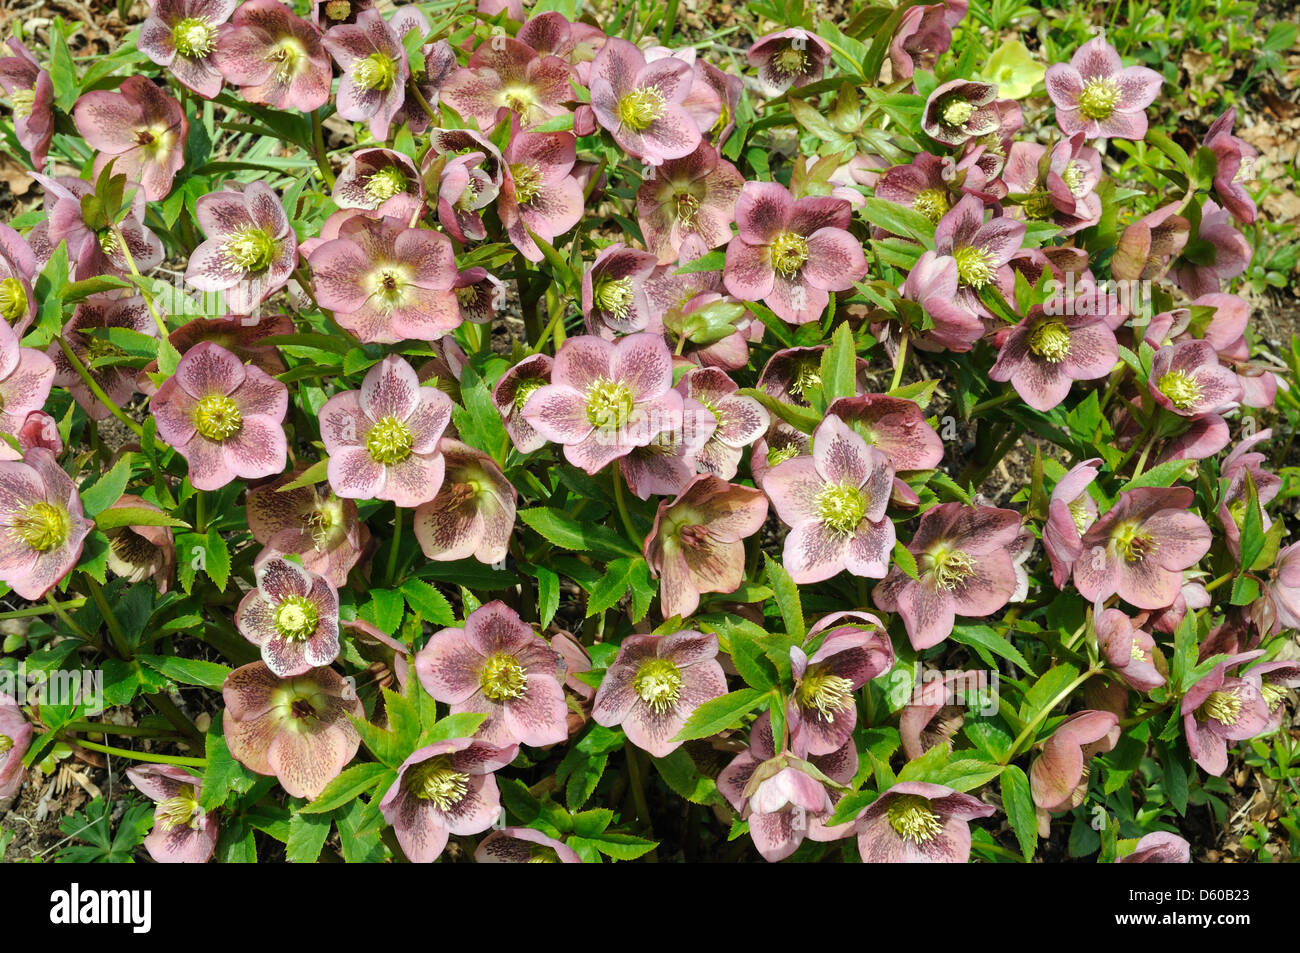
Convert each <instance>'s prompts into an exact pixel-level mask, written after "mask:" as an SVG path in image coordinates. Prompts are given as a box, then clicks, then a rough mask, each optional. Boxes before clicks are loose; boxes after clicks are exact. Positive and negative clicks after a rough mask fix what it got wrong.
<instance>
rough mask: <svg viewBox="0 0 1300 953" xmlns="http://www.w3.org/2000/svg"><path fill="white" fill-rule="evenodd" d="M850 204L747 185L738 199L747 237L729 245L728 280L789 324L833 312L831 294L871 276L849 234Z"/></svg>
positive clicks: (739, 293)
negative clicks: (796, 197) (828, 308)
mask: <svg viewBox="0 0 1300 953" xmlns="http://www.w3.org/2000/svg"><path fill="white" fill-rule="evenodd" d="M850 217H851V209H850V207H849V203H848V202H846V201H844V200H843V199H836V198H830V197H818V196H807V197H805V198H801V199H798V200H795V198H794V197H793V196H792V195H791V194H790V191H789V190H788V189H787V188H786V187H785V186H783V185H780V184H779V183H776V182H746V183H745V185H744V187H743V188H742V189H741V190H740V196H739V198H738V199H737V200H736V223H737V225H738V226H739V228H740V231H739V234H738V235H736V237H735V238H733V239H732V240H731V242H730V243H729V244H728V245H727V264H726V268H725V269H724V271H723V281H724V283H725V284H726V286H727V291H728V292H730V293H731V294H732V295H734V296H735V297H737V298H739V299H741V300H742V301H764V302H766V303H767V305H768V307H770V308H771V309H772V310H773V311H774V312H776V314H777V315H778V316H779V317H780V318H781V319H782V320H784V321H788V322H790V323H791V324H806V323H807V322H809V321H816V320H817V319H818V318H820V317H821V314H822V312H823V311H825V310H826V305H827V302H828V301H829V300H830V292H832V291H845V290H847V289H849V288H852V287H853V284H854V282H856V281H858V280H859V279H861V278H862V277H863V276H864V275H866V273H867V260H866V257H865V256H864V255H863V253H862V243H861V242H859V241H858V240H857V239H856V238H854V237H853V236H852V235H851V234H850V233H849V232H848V230H847V229H848V227H849V221H850Z"/></svg>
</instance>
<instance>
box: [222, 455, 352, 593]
mask: <svg viewBox="0 0 1300 953" xmlns="http://www.w3.org/2000/svg"><path fill="white" fill-rule="evenodd" d="M301 476H302V473H301V472H300V471H297V472H294V473H286V474H285V475H284V476H282V477H279V478H278V479H276V480H274V481H272V482H270V483H263V484H262V485H260V486H257V487H253V488H251V489H250V490H249V491H248V495H247V497H246V499H245V504H244V508H245V512H246V514H247V518H248V530H249V532H250V533H252V534H253V539H255V540H257V542H259V543H261V544H262V545H263V546H265V547H266V551H267V552H269V553H272V554H274V555H277V556H284V555H296V556H298V557H299V558H300V559H301V560H302V565H303V568H305V569H306V570H308V571H309V572H312V573H316V574H317V575H320V576H324V577H325V578H326V579H328V580H329V581H330V583H331V584H332V585H334V586H336V587H342V586H345V585H347V581H348V573H349V572H351V570H352V567H353V566H355V565H356V564H357V560H359V559H360V558H361V554H362V552H363V551H364V550H365V548H366V545H367V543H369V541H370V530H369V529H367V528H366V524H365V523H363V522H361V521H360V520H358V519H357V505H356V503H354V502H352V501H351V500H343V499H340V498H339V497H337V496H335V495H334V494H332V493H329V492H328V491H327V492H324V493H322V492H321V491H320V490H319V489H318V488H317V487H315V486H299V487H295V488H294V489H292V490H286V489H284V487H286V486H287V485H288V484H290V483H292V482H294V481H295V480H297V479H298V478H299V477H301Z"/></svg>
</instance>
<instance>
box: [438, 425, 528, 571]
mask: <svg viewBox="0 0 1300 953" xmlns="http://www.w3.org/2000/svg"><path fill="white" fill-rule="evenodd" d="M438 449H439V452H440V453H441V454H442V458H443V460H444V461H445V466H446V474H445V476H444V478H443V481H442V488H441V489H440V490H439V491H438V495H437V496H435V497H434V498H433V499H432V500H430V501H429V502H427V503H421V504H420V505H419V506H418V507H417V508H416V510H415V538H416V539H417V540H419V542H420V549H421V550H422V551H423V552H424V555H425V556H427V557H428V558H430V559H435V560H442V561H445V560H453V559H467V558H469V557H471V556H473V557H474V558H475V559H477V560H478V561H479V562H481V563H496V562H500V561H501V560H503V559H505V557H506V552H507V550H508V549H509V545H510V534H511V533H512V532H513V531H514V526H515V501H516V499H517V497H518V494H517V493H516V492H515V488H514V487H513V486H511V485H510V481H509V480H507V479H506V478H505V475H504V474H503V473H502V472H501V468H500V467H498V466H497V465H496V463H495V462H494V461H493V460H492V458H491V457H490V456H488V455H487V454H486V453H483V452H482V451H481V450H476V449H475V448H473V447H471V446H469V445H467V444H463V443H461V442H460V441H459V440H452V439H451V438H449V437H443V438H442V440H441V442H440V443H439V445H438Z"/></svg>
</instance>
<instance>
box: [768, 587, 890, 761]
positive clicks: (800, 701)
mask: <svg viewBox="0 0 1300 953" xmlns="http://www.w3.org/2000/svg"><path fill="white" fill-rule="evenodd" d="M823 632H824V633H826V634H825V636H824V637H823V638H822V640H821V644H820V645H817V647H816V649H814V650H813V652H812V654H811V655H809V654H808V652H807V651H806V648H807V647H811V646H812V644H813V643H814V642H815V640H816V638H817V636H819V635H821V634H822V633H823ZM790 666H791V670H792V671H793V674H794V692H793V694H791V696H790V702H789V705H788V706H787V708H786V722H787V724H788V725H789V727H790V736H791V739H792V743H793V745H794V748H795V750H796V751H806V752H807V753H809V754H813V755H829V754H832V753H834V752H835V751H837V750H839V749H840V748H841V747H843V746H844V745H845V744H849V745H850V746H851V745H852V739H853V729H854V728H855V727H857V723H858V709H857V705H856V704H855V703H854V701H853V695H854V692H856V691H857V690H858V689H860V688H861V687H862V686H863V685H865V684H867V682H869V681H871V680H872V679H873V678H875V677H876V676H877V675H880V674H883V673H884V672H888V671H889V670H890V669H891V668H893V667H894V647H893V645H892V644H891V643H890V641H889V635H888V634H887V633H886V632H885V628H884V626H883V625H882V624H881V622H880V620H879V619H877V618H876V617H875V616H874V615H871V613H869V612H854V611H847V612H833V613H831V614H830V615H826V616H822V618H820V619H818V620H817V623H816V624H815V625H814V626H813V627H812V628H811V629H809V630H808V636H807V638H806V639H805V641H804V647H800V646H797V645H795V646H791V647H790Z"/></svg>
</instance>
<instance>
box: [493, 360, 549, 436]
mask: <svg viewBox="0 0 1300 953" xmlns="http://www.w3.org/2000/svg"><path fill="white" fill-rule="evenodd" d="M551 364H552V361H551V358H550V356H549V355H546V354H534V355H533V356H532V357H526V358H524V359H523V360H522V361H520V362H519V363H518V364H516V365H515V366H514V367H512V368H510V370H508V371H506V372H505V373H504V374H502V375H501V379H500V380H499V381H497V383H496V386H495V387H494V388H493V389H492V403H493V404H495V405H496V409H497V413H499V414H500V415H501V420H502V422H503V423H504V424H505V428H506V433H508V434H509V435H510V441H511V443H513V444H514V445H515V449H516V450H518V451H519V452H520V453H532V452H533V451H534V450H538V449H540V448H541V447H544V446H545V445H546V438H545V437H543V436H542V435H541V434H539V433H538V432H537V431H536V430H534V429H533V427H532V424H530V423H529V422H528V421H527V420H525V419H524V407H526V406H527V405H528V399H529V398H530V397H532V396H533V394H534V393H536V392H537V391H538V390H539V389H541V388H542V387H545V386H546V385H547V384H549V383H550V382H551Z"/></svg>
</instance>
